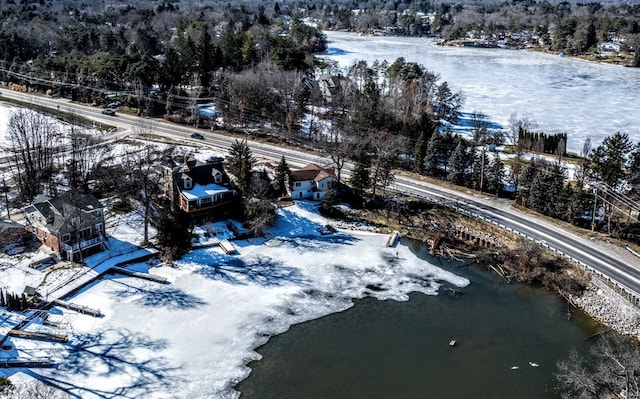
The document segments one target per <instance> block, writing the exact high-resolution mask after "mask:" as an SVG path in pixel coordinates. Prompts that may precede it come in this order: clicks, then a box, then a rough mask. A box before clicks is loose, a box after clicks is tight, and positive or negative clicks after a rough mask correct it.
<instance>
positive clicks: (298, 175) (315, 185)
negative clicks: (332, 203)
mask: <svg viewBox="0 0 640 399" xmlns="http://www.w3.org/2000/svg"><path fill="white" fill-rule="evenodd" d="M336 180H337V178H336V174H335V172H334V171H333V168H326V169H325V168H322V167H320V166H318V165H316V164H315V163H310V164H309V165H307V166H305V167H304V168H302V169H299V170H292V171H291V175H290V178H289V183H290V185H291V199H304V198H308V199H312V200H321V199H322V198H323V197H324V194H325V193H326V191H327V189H328V188H329V183H330V182H332V181H336Z"/></svg>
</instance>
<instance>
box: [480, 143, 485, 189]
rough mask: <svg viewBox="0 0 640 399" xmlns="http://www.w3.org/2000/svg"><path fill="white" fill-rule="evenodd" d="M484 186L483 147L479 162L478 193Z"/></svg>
mask: <svg viewBox="0 0 640 399" xmlns="http://www.w3.org/2000/svg"><path fill="white" fill-rule="evenodd" d="M483 186H484V147H482V160H481V162H480V192H482V187H483Z"/></svg>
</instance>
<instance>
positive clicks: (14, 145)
mask: <svg viewBox="0 0 640 399" xmlns="http://www.w3.org/2000/svg"><path fill="white" fill-rule="evenodd" d="M8 133H9V144H8V147H7V148H6V149H5V150H7V151H8V152H9V154H10V156H11V159H12V165H11V168H12V172H13V178H14V180H15V182H16V184H17V186H18V190H19V191H20V195H21V197H22V198H23V199H24V200H27V201H30V200H32V199H33V198H34V197H35V196H36V195H38V194H40V193H42V192H43V191H46V192H47V193H49V194H55V192H56V187H55V185H54V183H53V173H54V163H55V162H54V161H55V157H54V155H55V153H56V152H58V151H60V150H61V142H60V132H59V129H58V124H57V122H56V121H55V120H53V119H52V118H50V117H48V116H45V115H43V114H39V113H37V112H35V111H32V110H27V109H23V108H19V109H18V110H16V111H14V112H13V113H12V114H11V118H10V119H9V126H8Z"/></svg>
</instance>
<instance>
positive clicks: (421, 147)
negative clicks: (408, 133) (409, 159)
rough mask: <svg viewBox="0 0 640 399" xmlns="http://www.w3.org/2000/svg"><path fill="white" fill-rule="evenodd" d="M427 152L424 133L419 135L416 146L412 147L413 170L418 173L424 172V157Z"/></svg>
mask: <svg viewBox="0 0 640 399" xmlns="http://www.w3.org/2000/svg"><path fill="white" fill-rule="evenodd" d="M426 152H427V140H426V138H425V134H424V132H422V133H420V136H418V140H416V144H415V146H414V147H413V170H415V171H416V172H418V173H420V172H422V171H423V170H424V163H423V160H424V156H425V155H426Z"/></svg>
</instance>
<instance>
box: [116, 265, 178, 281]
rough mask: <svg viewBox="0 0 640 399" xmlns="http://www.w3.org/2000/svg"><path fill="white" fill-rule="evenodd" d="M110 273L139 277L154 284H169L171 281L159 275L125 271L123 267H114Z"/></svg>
mask: <svg viewBox="0 0 640 399" xmlns="http://www.w3.org/2000/svg"><path fill="white" fill-rule="evenodd" d="M109 272H110V273H120V274H124V275H125V276H130V277H137V278H141V279H143V280H149V281H153V282H154V283H160V284H169V281H168V280H167V279H166V278H165V277H162V276H158V275H157V274H150V273H141V272H134V271H133V270H128V269H124V268H122V267H112V268H111V269H109Z"/></svg>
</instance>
